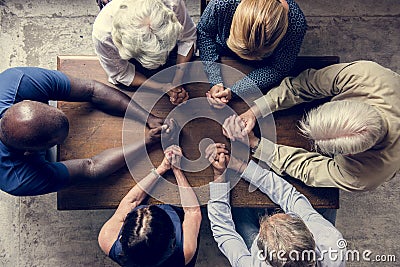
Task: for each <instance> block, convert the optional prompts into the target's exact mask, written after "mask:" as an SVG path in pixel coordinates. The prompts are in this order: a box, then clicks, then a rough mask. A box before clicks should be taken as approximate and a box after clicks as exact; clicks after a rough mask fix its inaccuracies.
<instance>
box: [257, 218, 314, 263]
mask: <svg viewBox="0 0 400 267" xmlns="http://www.w3.org/2000/svg"><path fill="white" fill-rule="evenodd" d="M257 246H258V249H259V250H260V251H261V252H262V254H261V255H260V256H262V257H263V258H265V259H266V261H267V262H268V263H269V264H271V265H272V266H274V267H275V266H276V267H278V266H279V267H281V266H285V267H292V266H293V267H294V266H296V267H297V266H298V267H300V266H304V267H305V266H315V257H314V256H315V253H303V251H304V252H314V251H315V240H314V238H313V235H312V233H311V232H310V230H309V229H308V228H307V226H306V225H305V224H304V222H303V220H302V219H301V218H300V217H298V216H297V215H295V214H290V215H289V214H284V213H278V214H275V215H273V216H270V217H268V216H264V217H263V218H261V221H260V232H259V237H258V240H257ZM302 253H303V255H304V256H303V257H302ZM308 255H310V256H308Z"/></svg>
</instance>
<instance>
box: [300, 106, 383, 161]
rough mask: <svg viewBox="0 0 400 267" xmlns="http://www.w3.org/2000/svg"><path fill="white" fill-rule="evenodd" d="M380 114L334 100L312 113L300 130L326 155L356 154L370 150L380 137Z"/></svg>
mask: <svg viewBox="0 0 400 267" xmlns="http://www.w3.org/2000/svg"><path fill="white" fill-rule="evenodd" d="M383 123H384V122H383V119H382V117H381V115H380V114H379V112H378V111H377V110H376V109H375V108H374V107H372V106H371V105H368V104H366V103H363V102H357V101H333V102H328V103H325V104H323V105H322V106H319V107H318V108H316V109H313V110H311V111H310V112H308V114H307V115H306V116H305V118H303V120H302V121H301V122H300V131H301V132H302V133H303V134H304V135H305V136H306V137H308V138H310V139H312V140H313V141H314V146H315V149H316V150H319V151H320V152H322V153H324V154H327V155H335V154H344V155H346V154H357V153H360V152H363V151H366V150H368V149H370V148H371V147H373V146H374V145H375V144H376V143H377V141H378V140H379V138H380V137H382V135H383V131H382V129H383Z"/></svg>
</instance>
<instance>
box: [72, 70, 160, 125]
mask: <svg viewBox="0 0 400 267" xmlns="http://www.w3.org/2000/svg"><path fill="white" fill-rule="evenodd" d="M68 78H69V80H70V83H71V93H70V95H69V97H68V98H67V99H65V100H66V101H73V102H81V101H86V102H90V103H92V104H93V105H94V106H96V107H97V108H98V109H100V110H102V111H104V112H107V113H109V114H112V115H117V116H121V117H123V116H125V113H126V116H128V118H131V119H135V120H138V121H140V122H143V123H146V121H147V124H148V126H149V127H150V128H154V127H158V126H161V124H162V121H163V120H162V119H161V118H158V117H156V116H154V115H152V114H149V112H147V111H146V110H145V109H143V108H142V107H141V106H139V105H138V104H137V103H136V102H135V101H133V100H131V98H130V97H129V96H128V95H127V94H125V93H123V92H121V91H120V90H118V89H115V88H113V87H110V86H107V85H105V84H103V83H101V82H97V81H94V80H85V79H79V78H75V77H71V76H68ZM147 116H149V118H148V120H147Z"/></svg>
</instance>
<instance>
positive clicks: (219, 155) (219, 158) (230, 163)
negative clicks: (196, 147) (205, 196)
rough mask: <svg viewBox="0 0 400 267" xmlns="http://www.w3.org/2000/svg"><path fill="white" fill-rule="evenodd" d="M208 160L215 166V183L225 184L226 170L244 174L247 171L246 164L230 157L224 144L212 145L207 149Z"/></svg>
mask: <svg viewBox="0 0 400 267" xmlns="http://www.w3.org/2000/svg"><path fill="white" fill-rule="evenodd" d="M206 158H207V159H208V161H209V162H210V163H211V165H212V166H213V171H214V182H224V181H225V177H224V175H223V174H224V172H225V170H226V168H229V169H231V170H234V171H236V172H237V173H242V172H243V171H244V170H245V169H246V165H247V164H246V162H245V161H243V160H241V159H238V158H236V157H234V156H233V155H229V152H228V150H227V149H226V148H225V145H224V144H221V143H216V144H211V145H209V146H208V147H207V148H206Z"/></svg>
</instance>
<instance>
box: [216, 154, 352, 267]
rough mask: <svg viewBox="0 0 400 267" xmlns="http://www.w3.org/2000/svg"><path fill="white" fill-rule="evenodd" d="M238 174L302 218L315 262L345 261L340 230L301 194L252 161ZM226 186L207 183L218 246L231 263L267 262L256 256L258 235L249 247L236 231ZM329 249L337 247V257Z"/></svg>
mask: <svg viewBox="0 0 400 267" xmlns="http://www.w3.org/2000/svg"><path fill="white" fill-rule="evenodd" d="M241 177H242V178H243V179H245V180H246V181H248V182H250V183H251V184H252V185H255V186H256V187H258V188H259V189H260V190H261V191H262V192H263V193H265V194H267V195H268V197H269V198H270V199H271V200H272V201H273V202H274V203H276V204H278V205H279V206H280V207H281V208H282V209H283V210H284V212H286V213H289V212H290V213H295V214H297V215H298V216H299V217H300V218H301V219H302V220H303V221H304V223H305V224H306V226H307V227H308V229H309V230H310V231H311V233H312V234H313V236H314V239H315V244H316V249H315V255H316V259H317V265H316V266H326V267H335V266H345V261H344V259H342V258H340V255H343V257H344V256H345V255H346V253H345V252H346V251H345V249H341V248H339V247H338V243H339V242H340V241H341V240H342V239H343V237H342V234H341V233H340V232H339V231H338V230H337V229H336V228H335V227H334V226H333V225H332V224H331V223H330V222H328V221H327V220H326V219H324V217H322V216H321V215H320V214H319V213H318V212H317V211H315V210H314V208H313V207H312V206H311V204H310V202H309V201H308V200H307V198H306V197H305V196H304V195H303V194H301V193H299V192H298V191H297V190H296V189H295V188H294V187H293V186H292V185H291V184H289V183H288V182H286V181H285V180H284V179H283V178H281V177H280V176H278V175H276V174H275V173H273V172H271V171H268V170H266V169H263V168H261V167H260V166H259V165H257V164H256V163H255V162H254V161H250V162H249V165H248V166H247V168H246V170H245V171H244V172H243V174H242V176H241ZM229 190H230V185H229V183H210V201H209V202H208V217H209V219H210V223H211V230H212V232H213V236H214V239H215V241H216V242H217V243H218V247H219V248H220V250H221V251H222V253H224V255H225V256H226V257H227V258H228V260H229V262H230V263H231V265H232V266H243V267H251V266H270V265H268V264H267V263H266V262H265V261H263V260H260V259H259V257H258V251H259V250H258V247H257V239H258V236H257V237H256V238H255V240H254V242H253V244H252V246H251V249H250V251H249V250H248V249H247V246H246V244H245V242H244V240H243V238H242V237H241V236H240V235H239V234H238V233H237V232H236V231H235V225H234V222H233V220H232V214H231V208H230V205H229ZM329 250H331V251H332V250H336V251H338V252H337V253H336V256H338V257H339V259H338V260H335V259H333V258H334V257H332V259H330V257H329V255H328V251H329Z"/></svg>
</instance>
